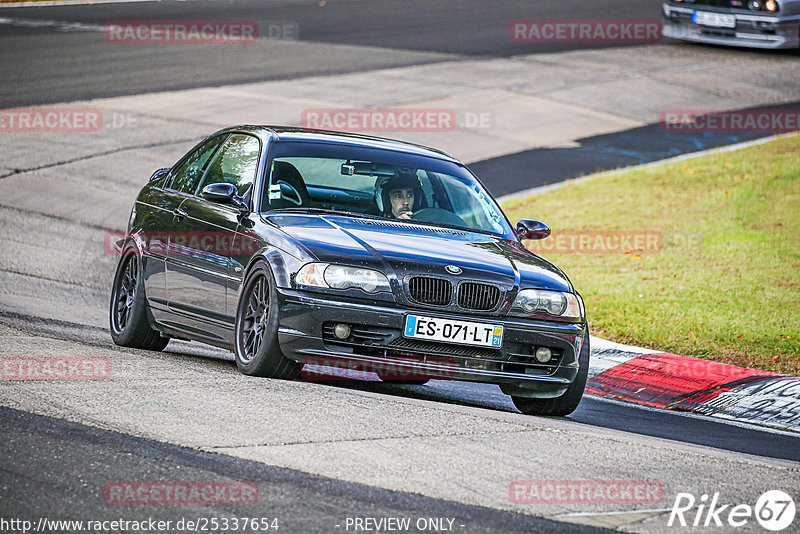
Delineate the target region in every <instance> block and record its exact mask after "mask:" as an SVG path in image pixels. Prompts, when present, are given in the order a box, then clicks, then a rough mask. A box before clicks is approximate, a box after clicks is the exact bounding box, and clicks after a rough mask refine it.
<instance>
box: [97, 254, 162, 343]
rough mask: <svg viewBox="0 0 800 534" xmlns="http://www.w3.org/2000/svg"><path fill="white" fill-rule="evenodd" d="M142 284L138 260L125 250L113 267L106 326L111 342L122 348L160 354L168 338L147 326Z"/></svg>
mask: <svg viewBox="0 0 800 534" xmlns="http://www.w3.org/2000/svg"><path fill="white" fill-rule="evenodd" d="M148 316H149V310H148V309H147V298H146V296H145V292H144V282H143V280H142V260H141V258H140V257H139V255H138V254H137V253H136V250H135V249H134V248H133V247H129V248H127V249H125V251H124V252H123V253H122V257H121V258H120V260H119V263H118V264H117V273H116V275H115V276H114V285H113V286H112V290H111V307H110V310H109V323H110V326H111V339H113V340H114V343H116V344H117V345H120V346H123V347H132V348H136V349H146V350H162V349H163V348H164V347H166V346H167V343H169V338H168V337H163V336H162V335H161V333H160V332H158V331H157V330H155V329H154V328H153V327H152V326H151V325H150V320H149V318H148Z"/></svg>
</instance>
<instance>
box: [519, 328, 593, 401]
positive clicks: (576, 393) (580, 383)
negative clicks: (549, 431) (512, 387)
mask: <svg viewBox="0 0 800 534" xmlns="http://www.w3.org/2000/svg"><path fill="white" fill-rule="evenodd" d="M578 364H579V366H580V367H579V368H578V376H576V377H575V380H574V381H573V382H572V384H570V386H569V387H568V388H567V391H565V392H564V394H563V395H561V396H560V397H555V398H553V399H532V398H529V397H517V396H515V395H512V396H511V400H512V401H513V402H514V406H516V407H517V409H518V410H519V411H520V412H522V413H524V414H525V415H555V416H564V415H569V414H571V413H572V412H574V411H575V409H576V408H577V407H578V404H580V402H581V398H582V397H583V390H584V389H585V388H586V377H587V376H588V374H589V330H588V329H587V330H586V335H585V336H584V338H583V346H582V347H581V353H580V355H579V356H578Z"/></svg>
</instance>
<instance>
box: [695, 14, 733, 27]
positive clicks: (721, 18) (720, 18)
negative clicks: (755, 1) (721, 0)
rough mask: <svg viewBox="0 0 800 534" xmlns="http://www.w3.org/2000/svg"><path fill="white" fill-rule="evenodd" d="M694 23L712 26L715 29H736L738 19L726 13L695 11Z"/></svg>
mask: <svg viewBox="0 0 800 534" xmlns="http://www.w3.org/2000/svg"><path fill="white" fill-rule="evenodd" d="M692 22H694V23H695V24H700V25H701V26H712V27H714V28H735V27H736V17H734V16H733V15H728V14H726V13H712V12H710V11H695V12H694V14H692Z"/></svg>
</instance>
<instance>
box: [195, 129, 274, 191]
mask: <svg viewBox="0 0 800 534" xmlns="http://www.w3.org/2000/svg"><path fill="white" fill-rule="evenodd" d="M260 148H261V145H260V143H259V141H258V139H256V138H255V137H253V136H251V135H244V134H233V135H231V136H230V137H229V138H228V140H227V141H226V142H225V144H224V145H222V148H221V149H220V150H219V152H217V154H216V155H215V156H214V159H213V160H212V161H211V163H210V164H209V166H208V170H206V175H205V176H204V177H203V183H202V184H200V186H199V187H198V188H197V193H196V194H198V195H199V194H200V192H201V191H202V190H203V188H204V187H205V186H207V185H210V184H233V185H235V186H236V189H237V190H238V191H239V196H242V195H244V194H245V193H246V192H247V190H248V189H249V188H250V185H251V184H252V183H253V180H255V178H256V167H258V157H259V155H260V153H261V150H260Z"/></svg>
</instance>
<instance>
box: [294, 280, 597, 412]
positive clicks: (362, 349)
mask: <svg viewBox="0 0 800 534" xmlns="http://www.w3.org/2000/svg"><path fill="white" fill-rule="evenodd" d="M278 292H279V301H280V326H279V329H278V341H279V343H280V346H281V350H282V351H283V353H284V354H285V355H286V356H287V357H288V358H291V359H293V360H295V361H298V362H301V363H317V364H323V365H334V366H337V367H346V368H348V369H358V370H365V371H376V372H378V373H379V374H380V371H381V370H387V369H388V370H392V371H395V372H397V373H398V374H399V375H400V376H402V375H404V374H405V375H406V376H411V377H414V378H437V379H448V380H464V381H472V382H485V383H493V384H499V385H501V386H502V387H503V389H504V391H507V392H513V393H515V394H520V395H525V396H536V397H544V398H546V397H557V396H560V395H561V394H563V393H564V391H566V388H567V387H568V386H569V385H570V384H571V383H572V381H573V380H574V379H575V377H576V376H577V373H578V355H579V354H580V349H581V346H582V343H583V339H584V334H585V332H586V325H585V324H569V323H556V322H544V321H531V320H525V319H522V318H510V317H497V316H472V315H455V314H451V313H441V312H436V311H434V310H428V309H414V310H407V309H402V308H397V307H393V306H391V305H387V304H384V303H367V302H355V301H340V300H331V299H329V298H328V297H327V296H325V295H318V294H312V293H308V292H303V291H294V290H285V289H279V290H278ZM408 313H415V314H420V315H427V316H432V317H443V318H450V319H456V320H462V321H474V322H485V323H492V324H502V325H503V327H504V334H503V337H504V339H503V347H502V348H501V349H489V348H481V347H469V346H464V345H457V344H449V343H448V344H446V343H439V342H429V341H423V340H416V339H408V338H405V337H404V336H403V328H404V325H405V317H406V315H407V314H408ZM337 323H346V324H348V325H351V326H352V327H353V328H352V335H351V336H350V337H349V338H347V339H346V340H339V339H337V338H335V337H334V336H333V334H332V331H333V325H334V324H337ZM542 346H545V347H549V348H551V350H552V351H553V355H554V357H553V359H552V360H551V361H550V362H547V363H546V364H542V363H540V362H538V361H536V360H535V358H534V357H533V352H534V351H535V349H536V348H537V347H542Z"/></svg>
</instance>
